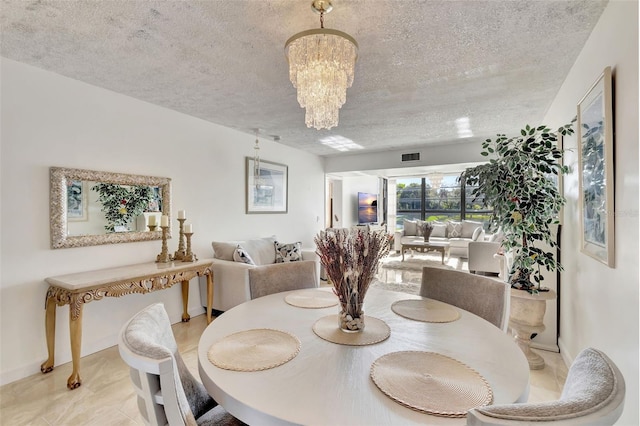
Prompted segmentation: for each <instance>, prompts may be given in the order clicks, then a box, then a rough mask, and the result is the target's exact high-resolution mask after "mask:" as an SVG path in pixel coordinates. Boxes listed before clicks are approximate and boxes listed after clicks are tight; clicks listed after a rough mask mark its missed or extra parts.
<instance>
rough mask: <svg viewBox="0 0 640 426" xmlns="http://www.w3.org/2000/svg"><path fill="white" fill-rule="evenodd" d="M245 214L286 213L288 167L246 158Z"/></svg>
mask: <svg viewBox="0 0 640 426" xmlns="http://www.w3.org/2000/svg"><path fill="white" fill-rule="evenodd" d="M246 168H247V170H246V191H245V192H246V201H247V210H246V211H247V214H254V213H287V209H288V167H287V166H286V165H284V164H278V163H272V162H271V161H265V160H258V161H256V159H254V158H252V157H247V158H246Z"/></svg>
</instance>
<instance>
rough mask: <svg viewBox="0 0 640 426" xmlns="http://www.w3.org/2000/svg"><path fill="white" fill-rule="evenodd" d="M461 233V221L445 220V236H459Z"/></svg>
mask: <svg viewBox="0 0 640 426" xmlns="http://www.w3.org/2000/svg"><path fill="white" fill-rule="evenodd" d="M461 235H462V222H454V221H452V220H451V221H449V222H447V237H448V238H460V236H461Z"/></svg>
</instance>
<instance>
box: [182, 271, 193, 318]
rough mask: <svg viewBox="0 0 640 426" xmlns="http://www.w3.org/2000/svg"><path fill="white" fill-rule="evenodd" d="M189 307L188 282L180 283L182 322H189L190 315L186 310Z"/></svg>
mask: <svg viewBox="0 0 640 426" xmlns="http://www.w3.org/2000/svg"><path fill="white" fill-rule="evenodd" d="M188 305H189V281H182V322H189V320H190V319H191V315H189V312H188V310H187V306H188Z"/></svg>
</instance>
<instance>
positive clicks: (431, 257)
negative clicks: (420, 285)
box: [380, 253, 469, 271]
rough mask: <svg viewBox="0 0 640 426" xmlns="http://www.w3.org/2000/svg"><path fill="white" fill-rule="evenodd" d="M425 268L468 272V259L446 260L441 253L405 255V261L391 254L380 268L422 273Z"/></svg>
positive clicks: (382, 262)
mask: <svg viewBox="0 0 640 426" xmlns="http://www.w3.org/2000/svg"><path fill="white" fill-rule="evenodd" d="M423 266H432V267H436V268H446V269H457V270H458V271H468V270H469V267H468V259H462V258H459V257H449V258H445V259H444V265H443V264H442V256H441V255H440V254H439V253H413V254H410V253H405V255H404V261H403V260H402V255H400V254H396V253H391V254H389V255H388V256H387V257H385V258H384V259H382V260H381V261H380V267H381V268H386V269H398V270H403V271H422V267H423Z"/></svg>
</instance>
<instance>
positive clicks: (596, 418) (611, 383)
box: [470, 348, 625, 425]
mask: <svg viewBox="0 0 640 426" xmlns="http://www.w3.org/2000/svg"><path fill="white" fill-rule="evenodd" d="M624 394H625V383H624V378H623V377H622V374H621V373H620V370H618V368H617V367H616V365H615V364H614V363H613V361H611V360H610V359H609V357H607V356H606V355H605V354H604V353H603V352H601V351H599V350H597V349H593V348H587V349H584V350H583V351H582V352H580V354H578V356H577V357H576V359H575V361H574V362H573V364H571V368H570V369H569V373H568V375H567V380H566V382H565V385H564V388H563V390H562V396H561V397H560V399H559V400H558V401H550V402H540V403H532V404H504V405H493V406H491V405H490V406H487V407H481V408H476V409H474V410H471V412H470V416H471V418H475V417H476V415H475V413H476V412H477V413H479V414H480V415H484V416H489V417H491V418H495V419H501V420H505V421H501V422H500V424H510V423H514V424H515V423H520V422H527V424H533V423H529V422H535V423H536V424H543V423H547V422H549V423H558V424H567V423H571V424H581V425H582V424H592V425H612V424H614V423H615V421H616V420H617V419H618V418H619V417H620V414H622V408H623V405H624ZM509 420H511V421H512V422H510V421H509ZM563 420H564V421H566V423H565V422H562V421H563ZM481 423H482V424H489V423H492V422H491V421H486V422H481ZM471 424H476V422H472V423H471Z"/></svg>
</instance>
